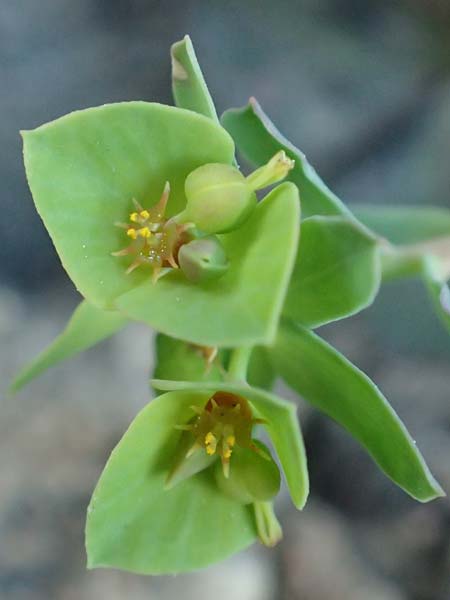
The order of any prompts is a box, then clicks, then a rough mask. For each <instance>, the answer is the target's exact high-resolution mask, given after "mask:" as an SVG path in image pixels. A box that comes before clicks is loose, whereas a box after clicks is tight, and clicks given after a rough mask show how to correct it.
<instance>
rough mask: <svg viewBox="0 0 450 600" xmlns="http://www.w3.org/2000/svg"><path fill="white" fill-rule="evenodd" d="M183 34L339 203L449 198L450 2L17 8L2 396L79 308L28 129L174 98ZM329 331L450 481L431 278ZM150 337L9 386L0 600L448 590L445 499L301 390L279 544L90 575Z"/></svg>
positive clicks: (5, 172)
mask: <svg viewBox="0 0 450 600" xmlns="http://www.w3.org/2000/svg"><path fill="white" fill-rule="evenodd" d="M187 32H189V33H190V34H191V36H192V38H193V40H194V43H195V45H196V49H197V53H198V56H199V58H200V61H201V63H202V65H203V68H204V71H205V74H206V76H207V79H208V82H209V84H210V88H211V90H212V92H213V93H214V96H215V98H216V100H217V105H218V108H219V110H223V109H225V108H227V107H229V106H237V105H242V104H244V103H245V102H246V100H247V98H248V97H249V96H250V95H254V96H256V97H257V98H258V100H259V101H260V102H261V103H262V105H263V106H264V107H265V109H266V110H267V111H268V112H269V114H271V115H272V117H273V119H274V120H275V122H276V123H277V124H278V125H279V126H280V128H281V129H282V131H284V132H285V133H286V134H287V135H288V136H289V137H290V138H291V139H292V140H293V141H294V142H295V143H297V144H298V145H299V146H300V147H301V148H302V150H304V151H305V152H306V153H307V155H308V157H309V158H310V160H311V161H312V163H313V164H314V165H315V166H316V167H317V168H318V170H319V172H320V173H321V174H322V175H323V176H324V177H325V179H326V180H327V181H328V182H329V183H330V184H331V185H332V187H333V188H334V189H335V190H336V191H337V192H338V193H339V195H340V196H341V197H342V198H343V199H344V200H346V201H348V202H349V203H351V202H358V203H361V202H371V203H377V202H382V203H392V204H395V203H410V204H436V205H441V206H450V168H449V156H450V60H449V59H450V52H449V46H450V35H449V34H450V8H449V5H448V3H447V2H446V1H445V0H442V1H441V2H439V0H423V1H421V0H409V1H407V0H404V1H403V2H398V3H382V2H379V1H375V0H374V1H368V0H365V1H363V0H334V1H333V0H302V1H299V2H294V1H290V2H288V1H280V2H277V3H273V2H269V1H268V0H259V1H256V0H255V1H249V2H244V3H243V2H237V1H230V2H219V1H212V2H208V3H203V2H190V1H186V2H184V3H178V2H176V3H170V2H146V1H144V0H135V1H133V0H128V1H126V0H96V1H95V0H77V2H73V1H71V0H60V1H59V2H52V1H51V0H39V2H36V1H35V0H21V1H17V2H2V3H0V82H1V92H0V110H1V119H0V143H1V147H2V153H1V162H0V178H1V181H2V193H1V200H0V202H1V215H2V218H1V219H0V239H1V251H0V256H1V260H0V277H1V288H0V337H1V357H0V358H1V360H0V372H1V384H2V386H1V387H2V390H5V388H6V386H7V384H8V381H9V380H10V379H11V377H12V375H13V374H14V373H15V372H16V371H17V369H18V368H19V367H20V366H21V365H22V364H23V362H25V361H26V360H28V359H29V358H31V357H32V356H33V355H34V354H35V353H36V352H37V351H39V350H40V349H41V348H42V347H44V346H45V345H46V344H47V343H48V342H49V341H50V340H51V339H52V338H53V337H54V336H55V335H56V334H57V333H58V332H59V330H60V329H61V328H62V326H63V325H64V323H65V321H66V319H67V317H68V316H69V314H70V312H71V310H72V309H73V307H74V306H75V305H76V303H77V297H76V294H75V292H74V291H73V288H72V284H71V283H70V282H69V281H68V280H67V278H66V277H65V275H64V273H63V271H62V269H61V267H60V266H59V263H58V260H57V258H56V256H55V253H54V250H53V248H52V246H51V243H50V241H49V239H48V237H47V234H46V232H45V230H44V228H43V226H42V224H41V223H40V221H39V218H38V217H37V215H36V214H35V211H34V208H33V205H32V201H31V198H30V195H29V192H28V190H27V187H26V181H25V177H24V173H23V167H22V161H21V146H20V140H19V136H18V130H19V129H27V128H33V127H35V126H37V125H39V124H41V123H42V122H45V121H47V120H49V119H52V118H55V117H57V116H60V115H61V114H64V113H66V112H69V111H70V110H74V109H77V108H84V107H87V106H91V105H96V104H101V103H104V102H111V101H118V100H131V99H149V100H150V99H151V100H157V101H160V102H169V101H170V95H169V93H170V89H169V66H170V65H169V58H168V50H169V45H170V43H171V42H172V41H174V40H176V39H179V38H180V37H181V36H182V35H184V34H185V33H187ZM323 334H324V335H325V336H326V337H327V338H328V339H330V340H331V341H332V342H333V343H334V344H335V345H336V346H337V347H338V348H339V349H341V350H342V351H343V352H344V353H346V355H347V356H348V357H349V358H351V359H352V360H353V361H354V362H356V363H357V364H358V365H359V366H360V367H361V368H363V369H364V370H365V371H366V372H367V373H369V374H370V375H371V376H372V377H373V378H374V379H375V381H376V382H377V383H378V384H379V385H380V387H381V388H382V390H383V391H384V392H385V393H386V395H387V396H388V398H389V399H390V400H391V402H392V403H393V405H394V406H395V408H396V409H397V410H398V412H399V413H400V415H401V416H402V417H403V418H404V420H405V422H406V424H407V426H408V427H409V429H410V431H411V432H412V434H413V436H414V437H415V439H417V442H418V444H419V447H420V448H421V449H422V451H423V453H424V455H425V457H426V458H427V460H428V462H429V464H430V466H431V468H432V470H433V471H434V473H435V475H436V476H437V478H438V479H439V480H440V482H441V484H442V485H443V487H444V489H446V490H447V492H449V491H450V393H449V390H450V369H449V365H450V337H448V335H447V334H446V333H445V332H444V331H443V330H442V329H441V327H440V325H439V323H438V322H437V319H436V318H435V317H434V315H433V314H432V312H431V309H430V306H429V304H428V300H427V298H426V295H425V293H424V292H422V290H421V288H420V285H418V284H417V283H415V282H408V283H402V284H395V285H390V286H386V287H385V288H383V290H382V293H381V294H380V296H379V298H378V299H377V301H376V304H375V305H374V307H372V308H371V309H370V310H369V311H367V312H366V313H364V314H363V315H359V316H358V317H356V318H354V319H352V320H348V321H345V322H342V323H339V325H336V326H333V327H328V328H327V329H326V330H325V331H323ZM148 337H149V336H148V332H146V331H144V330H143V329H142V328H140V327H139V326H137V325H132V326H129V327H128V328H127V329H126V330H125V331H123V332H122V333H120V334H119V335H117V336H116V337H114V338H113V339H111V340H110V341H108V342H106V343H104V344H102V345H100V346H99V347H98V348H95V349H93V350H90V351H89V352H87V353H85V354H84V355H82V356H79V357H77V358H75V359H73V360H72V361H71V362H68V363H65V364H63V365H61V366H59V367H57V368H54V369H53V370H52V371H51V372H49V373H47V374H46V375H44V376H43V377H41V378H40V379H39V380H37V381H35V382H33V383H32V384H31V385H30V386H29V387H28V388H26V389H25V390H24V391H23V392H22V393H20V394H19V395H18V396H17V397H15V398H10V397H3V398H2V400H1V405H0V412H1V416H0V600H44V599H45V600H47V599H49V598H57V599H62V600H72V599H76V600H79V599H83V600H94V599H95V600H97V599H98V598H109V599H110V600H115V599H116V598H117V599H119V598H123V597H125V596H126V597H129V598H133V600H141V599H142V600H143V599H146V600H153V599H158V600H164V599H166V598H167V599H172V598H177V597H178V596H180V597H183V598H186V599H187V600H189V599H190V598H195V599H196V600H206V599H208V600H209V599H210V598H214V599H215V600H222V599H225V598H227V599H229V598H234V599H236V600H241V599H242V600H253V599H255V600H372V599H373V600H448V598H449V597H450V505H449V502H448V500H447V499H442V500H438V501H435V502H433V503H430V504H426V505H421V504H418V503H415V502H414V501H412V500H410V499H409V498H408V497H407V496H406V495H405V494H404V493H403V492H401V491H400V490H398V489H397V488H395V487H394V485H393V484H391V483H390V482H389V481H388V480H387V479H386V478H385V477H384V476H383V475H381V473H380V472H379V471H378V470H377V469H376V467H375V466H374V465H373V463H372V462H371V460H370V459H369V458H368V457H367V455H366V454H365V453H364V452H363V451H362V450H361V449H360V448H359V447H358V446H357V444H356V443H354V442H353V441H352V440H351V439H350V438H349V437H348V436H347V434H346V433H345V432H343V431H341V430H340V429H339V428H338V427H337V426H336V425H334V424H333V423H331V422H330V421H329V420H327V419H324V418H322V417H321V416H320V415H318V414H317V413H316V412H314V411H312V410H310V409H308V408H307V407H306V406H304V405H303V404H302V405H301V415H302V426H303V429H304V433H305V437H306V443H307V449H308V455H309V462H310V470H311V479H312V496H311V500H310V502H309V504H308V506H307V508H306V509H305V510H304V511H303V512H302V513H301V514H299V513H297V512H296V511H295V510H294V509H293V508H292V506H291V505H290V502H289V500H288V498H287V497H285V496H283V497H282V498H281V499H280V502H279V506H278V512H279V515H280V520H281V521H282V523H283V526H284V531H285V538H284V541H283V542H282V544H280V545H279V546H278V547H277V548H276V549H275V550H270V551H269V550H265V549H262V548H259V547H256V546H255V547H253V548H251V549H250V550H248V551H247V552H245V553H243V554H242V555H239V556H237V557H234V558H232V559H231V560H229V561H227V562H226V563H224V564H221V565H218V566H216V567H213V568H211V569H208V570H206V571H204V572H201V573H196V574H192V575H184V576H178V577H160V578H145V577H137V576H133V575H129V574H125V573H120V572H117V571H110V570H104V571H94V572H89V571H86V570H85V555H84V549H83V527H84V512H85V509H86V506H87V503H88V500H89V496H90V493H91V491H92V489H93V486H94V484H95V482H96V479H97V478H98V476H99V474H100V472H101V469H102V466H103V464H104V462H105V460H106V458H107V456H108V453H109V452H110V450H111V449H112V448H113V446H114V445H115V444H116V443H117V441H118V439H119V438H120V436H121V434H122V433H123V431H124V430H125V428H126V427H127V425H128V423H129V422H130V421H131V419H132V418H133V417H134V415H135V414H136V412H137V411H138V410H139V408H140V407H142V406H143V405H144V404H145V403H146V402H147V401H148V398H149V392H148V389H147V384H146V379H147V375H148V373H149V372H150V369H151V362H152V353H151V346H150V341H149V339H148ZM130 381H131V382H133V383H132V385H130Z"/></svg>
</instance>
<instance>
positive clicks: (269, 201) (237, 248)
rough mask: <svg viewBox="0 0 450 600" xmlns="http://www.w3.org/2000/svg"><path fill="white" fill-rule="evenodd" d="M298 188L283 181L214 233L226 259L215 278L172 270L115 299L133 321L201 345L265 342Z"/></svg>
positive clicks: (288, 264) (285, 277)
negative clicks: (193, 278) (196, 278)
mask: <svg viewBox="0 0 450 600" xmlns="http://www.w3.org/2000/svg"><path fill="white" fill-rule="evenodd" d="M299 221H300V204H299V199H298V190H297V188H296V187H295V186H294V185H292V184H291V183H284V184H282V185H280V186H278V187H277V188H275V189H274V190H272V192H270V194H268V195H267V196H266V198H264V200H263V201H262V202H260V203H259V204H258V206H257V207H256V209H255V211H254V213H253V214H252V216H251V218H250V219H249V220H248V221H247V222H246V223H245V224H244V225H243V226H242V227H241V228H239V229H237V230H235V231H233V232H231V233H229V234H226V235H222V236H219V237H220V239H221V242H222V244H223V246H224V248H225V252H226V254H227V256H228V259H229V261H230V268H229V269H228V271H227V273H226V274H225V275H224V276H223V277H222V278H221V279H218V280H215V281H210V282H204V283H198V284H192V283H189V282H188V281H187V280H186V278H185V277H184V276H183V274H182V273H179V272H174V271H173V272H171V273H169V274H168V275H166V276H165V277H163V278H162V279H160V280H159V281H158V282H157V284H156V285H153V284H152V283H151V282H146V283H144V284H142V285H141V286H139V287H137V288H135V289H134V290H132V291H131V292H129V293H128V294H125V295H123V296H121V297H120V298H119V299H118V300H117V306H118V308H119V309H120V310H122V311H123V312H124V313H125V314H126V315H128V316H129V317H130V318H131V319H135V320H138V321H144V322H145V323H147V324H148V325H151V326H152V327H154V328H155V329H157V330H158V331H161V332H162V333H165V334H167V335H170V336H173V337H176V338H179V339H183V340H186V341H189V342H193V343H195V344H200V345H204V346H225V347H235V346H242V345H254V344H267V343H270V342H271V341H272V340H273V339H274V337H275V335H276V329H277V324H278V320H279V315H280V312H281V309H282V306H283V302H284V299H285V295H286V291H287V287H288V284H289V278H290V275H291V272H292V268H293V265H294V260H295V255H296V251H297V243H298V235H299Z"/></svg>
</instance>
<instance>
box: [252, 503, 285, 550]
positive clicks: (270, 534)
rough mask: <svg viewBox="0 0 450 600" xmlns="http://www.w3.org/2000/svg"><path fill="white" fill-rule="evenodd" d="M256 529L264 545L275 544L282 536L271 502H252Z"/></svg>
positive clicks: (270, 545)
mask: <svg viewBox="0 0 450 600" xmlns="http://www.w3.org/2000/svg"><path fill="white" fill-rule="evenodd" d="M253 508H254V510H255V521H256V530H257V532H258V537H259V539H260V541H261V543H263V544H264V546H269V547H272V546H275V545H276V544H278V542H279V541H280V540H281V538H282V537H283V530H282V529H281V525H280V523H279V522H278V519H277V517H276V515H275V512H274V510H273V503H272V502H254V504H253Z"/></svg>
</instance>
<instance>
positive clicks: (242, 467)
mask: <svg viewBox="0 0 450 600" xmlns="http://www.w3.org/2000/svg"><path fill="white" fill-rule="evenodd" d="M161 383H163V382H161ZM165 383H166V384H167V385H169V386H170V385H176V384H174V383H173V382H165ZM198 386H199V388H198V389H192V390H182V389H180V390H175V391H171V392H168V393H165V394H163V395H161V396H159V397H158V398H156V399H155V400H153V401H152V402H150V404H149V405H148V406H147V407H146V408H144V409H143V410H142V411H141V412H140V413H139V415H138V416H137V417H136V419H135V420H134V421H133V423H132V424H131V426H130V428H129V429H128V431H127V432H126V434H125V435H124V437H123V438H122V440H121V441H120V442H119V444H118V446H117V447H116V449H115V450H114V451H113V453H112V455H111V457H110V459H109V461H108V463H107V465H106V467H105V470H104V471H103V474H102V476H101V478H100V480H99V482H98V484H97V487H96V489H95V491H94V494H93V497H92V500H91V504H90V507H89V509H88V519H87V528H86V540H87V541H86V544H87V551H88V562H89V565H90V566H91V567H96V566H110V567H117V568H122V569H127V570H131V571H135V572H138V573H152V574H156V573H173V572H177V571H188V570H192V569H198V568H200V567H202V566H206V565H208V564H211V563H213V562H216V561H219V560H221V559H223V558H225V557H226V556H229V555H231V554H233V553H235V552H237V551H239V550H241V549H243V548H245V547H246V546H248V545H249V544H250V543H252V542H253V541H255V540H256V539H257V538H259V540H260V541H261V542H262V543H264V544H266V545H269V546H271V545H274V544H275V543H277V542H278V541H279V539H280V538H281V527H280V525H279V523H278V520H277V519H276V517H275V514H274V512H273V506H272V499H273V498H274V497H275V496H276V494H277V493H278V490H279V486H280V473H279V469H278V466H277V465H276V463H275V462H274V461H273V459H272V456H271V453H270V450H269V449H268V448H267V447H266V446H264V445H263V444H262V443H261V442H260V441H259V440H258V439H257V432H256V430H255V427H256V426H261V427H262V428H264V430H265V432H266V433H267V434H268V436H269V438H270V440H271V442H272V444H273V448H274V450H275V452H276V453H277V455H278V459H279V462H280V464H281V467H282V469H283V472H284V475H285V477H286V481H287V485H288V488H289V490H290V492H291V496H292V499H293V501H294V503H295V504H296V506H297V507H298V508H302V507H303V505H304V503H305V501H306V497H307V495H308V487H309V486H308V475H307V470H306V459H305V453H304V447H303V441H302V438H301V433H300V429H299V426H298V420H297V417H296V411H295V408H294V406H293V405H291V404H290V403H288V402H286V401H284V400H282V399H281V398H278V397H277V396H275V395H273V394H270V393H268V392H264V391H262V390H258V389H256V388H252V387H250V386H248V385H246V384H242V385H240V384H221V383H210V384H209V387H208V389H202V386H201V384H198Z"/></svg>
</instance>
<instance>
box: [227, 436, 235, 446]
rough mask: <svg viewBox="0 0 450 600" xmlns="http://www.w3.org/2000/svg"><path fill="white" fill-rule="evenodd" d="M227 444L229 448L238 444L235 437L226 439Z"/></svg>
mask: <svg viewBox="0 0 450 600" xmlns="http://www.w3.org/2000/svg"><path fill="white" fill-rule="evenodd" d="M226 442H227V444H228V445H229V446H231V447H233V446H234V445H235V443H236V438H235V437H234V435H229V436H228V437H227V439H226Z"/></svg>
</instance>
